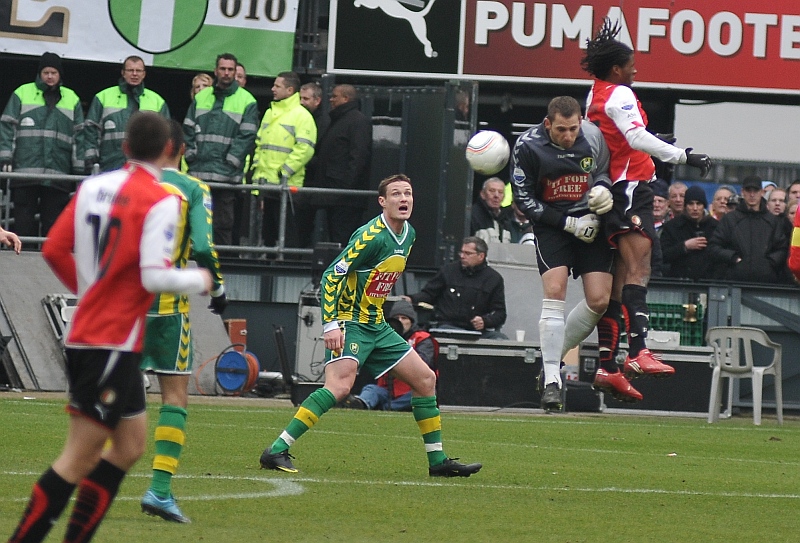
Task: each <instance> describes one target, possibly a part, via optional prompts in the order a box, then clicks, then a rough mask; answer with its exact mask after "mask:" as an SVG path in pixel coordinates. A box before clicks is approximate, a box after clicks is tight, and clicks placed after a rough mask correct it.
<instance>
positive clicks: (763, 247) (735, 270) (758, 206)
mask: <svg viewBox="0 0 800 543" xmlns="http://www.w3.org/2000/svg"><path fill="white" fill-rule="evenodd" d="M708 252H709V255H710V256H711V257H712V258H713V259H714V260H715V261H716V262H719V263H721V264H722V265H724V266H726V269H725V271H724V273H723V276H722V278H723V279H728V280H731V281H741V282H748V283H780V282H782V277H783V275H782V273H783V271H782V270H783V266H784V265H785V264H786V257H787V254H788V252H789V240H788V238H787V237H786V232H785V231H784V229H783V225H782V222H781V218H780V217H776V216H775V215H773V214H772V213H770V212H768V211H767V205H766V203H765V202H764V199H763V198H762V197H761V178H760V177H758V176H757V175H750V176H747V177H745V178H744V181H743V182H742V199H741V201H740V202H739V205H738V206H737V207H736V209H734V210H733V211H731V212H729V213H728V214H726V215H725V216H724V217H722V220H721V221H720V223H719V226H718V227H717V229H716V230H715V231H714V235H713V236H712V237H711V242H710V243H709V245H708Z"/></svg>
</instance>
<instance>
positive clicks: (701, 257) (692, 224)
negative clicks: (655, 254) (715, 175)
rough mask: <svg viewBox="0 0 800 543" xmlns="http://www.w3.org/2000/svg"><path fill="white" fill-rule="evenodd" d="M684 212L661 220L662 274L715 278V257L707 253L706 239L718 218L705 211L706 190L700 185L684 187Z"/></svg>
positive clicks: (706, 204)
mask: <svg viewBox="0 0 800 543" xmlns="http://www.w3.org/2000/svg"><path fill="white" fill-rule="evenodd" d="M683 202H684V204H683V213H681V214H680V215H678V216H677V217H675V218H673V219H672V220H670V221H668V222H666V223H664V227H663V228H662V229H661V250H662V254H663V259H664V267H665V268H666V273H665V275H666V276H667V277H681V278H683V279H692V280H694V281H697V280H699V279H716V278H717V274H716V273H715V269H717V268H718V267H719V266H717V265H716V263H715V262H714V260H712V259H711V258H709V255H708V251H707V248H708V240H710V239H711V236H712V234H713V233H714V230H716V229H717V225H718V224H719V222H718V221H717V220H716V219H715V218H714V217H712V216H711V215H709V214H707V213H706V207H708V201H707V198H706V192H705V191H704V190H703V189H702V187H699V186H693V187H689V188H688V189H686V193H685V195H684V199H683Z"/></svg>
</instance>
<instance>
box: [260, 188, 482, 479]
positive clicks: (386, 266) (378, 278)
mask: <svg viewBox="0 0 800 543" xmlns="http://www.w3.org/2000/svg"><path fill="white" fill-rule="evenodd" d="M378 203H379V204H380V206H381V207H382V208H383V213H381V215H379V216H378V217H376V218H374V219H372V220H371V221H370V222H368V223H367V224H365V225H364V226H362V227H361V228H359V229H358V230H356V231H355V233H353V235H352V236H351V238H350V242H349V243H348V244H347V247H345V248H344V250H343V251H342V253H341V254H340V255H339V256H338V257H336V259H335V260H334V261H333V262H332V263H331V265H330V266H328V269H327V270H325V272H324V273H323V274H322V281H321V283H320V288H321V300H320V302H321V305H322V322H323V332H324V340H325V358H326V364H325V386H324V387H323V388H320V389H318V390H316V391H314V392H313V393H311V395H309V396H308V398H306V400H305V401H304V402H303V403H302V404H301V405H300V407H299V408H298V410H297V413H296V414H295V416H294V418H293V419H292V421H291V422H290V423H289V426H287V427H286V429H285V430H284V431H283V432H282V433H281V434H280V436H279V437H278V438H277V439H276V440H275V441H274V442H273V443H272V445H271V446H270V447H268V448H267V449H266V450H264V453H263V454H262V455H261V467H262V468H266V469H275V470H279V471H284V472H288V473H296V472H297V469H296V468H295V467H294V465H292V462H291V458H292V457H291V455H290V454H289V447H290V446H291V445H292V444H294V442H295V441H296V440H297V439H298V438H299V437H300V436H301V435H303V434H304V433H305V432H306V431H307V430H308V429H310V428H311V427H312V426H313V425H314V424H315V423H316V422H317V420H319V417H321V416H322V415H323V414H325V413H326V412H327V411H328V410H329V409H331V408H332V407H333V406H334V405H336V403H337V402H339V401H341V400H342V399H344V398H345V397H346V396H347V394H348V393H349V392H350V389H351V388H352V386H353V383H354V382H355V379H356V373H357V371H358V370H359V369H361V368H366V369H367V370H368V371H369V372H370V373H372V375H373V376H374V377H376V378H377V377H381V376H382V375H384V374H386V373H388V372H392V374H393V375H394V376H395V377H397V378H399V379H401V380H403V381H405V382H406V383H408V384H409V386H411V390H412V399H411V411H412V413H413V415H414V419H415V420H416V421H417V425H418V426H419V429H420V433H421V434H422V440H423V442H424V443H425V451H426V452H427V456H428V466H429V468H428V473H429V475H431V476H432V477H469V476H470V475H472V474H473V473H476V472H478V471H479V470H480V469H481V467H482V465H481V464H477V463H476V464H462V463H460V462H457V461H456V460H454V459H451V458H448V457H447V455H446V454H445V453H444V450H443V448H442V438H441V428H442V426H441V420H440V416H439V408H438V406H437V405H436V375H435V374H434V373H433V371H432V370H431V369H430V368H429V367H428V365H427V364H426V363H425V362H424V361H423V360H422V359H421V358H420V357H419V355H418V354H417V352H416V351H415V350H414V349H412V348H411V347H410V346H409V345H408V343H407V342H406V341H405V340H404V339H403V338H402V337H400V336H399V335H398V334H397V332H395V331H394V330H393V329H392V328H391V327H390V326H389V324H388V323H387V322H386V321H385V319H384V318H383V302H384V301H385V300H386V297H387V296H388V295H389V293H390V292H391V290H392V287H393V286H394V284H395V282H396V281H397V279H398V277H400V274H401V273H403V270H405V267H406V259H407V258H408V255H409V253H410V252H411V246H412V245H413V243H414V239H415V237H416V234H415V233H414V228H413V227H412V226H411V225H410V224H409V223H408V219H409V217H411V211H412V209H413V207H414V197H413V193H412V189H411V181H410V180H409V179H408V177H406V176H405V175H402V174H398V175H393V176H391V177H387V178H386V179H384V180H383V181H381V183H380V185H379V186H378Z"/></svg>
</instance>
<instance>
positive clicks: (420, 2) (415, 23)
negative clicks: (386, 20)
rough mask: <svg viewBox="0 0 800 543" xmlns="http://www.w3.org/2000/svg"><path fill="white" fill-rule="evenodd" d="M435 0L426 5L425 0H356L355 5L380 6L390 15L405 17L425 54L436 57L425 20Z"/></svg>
mask: <svg viewBox="0 0 800 543" xmlns="http://www.w3.org/2000/svg"><path fill="white" fill-rule="evenodd" d="M434 2H436V0H429V1H428V5H427V6H426V5H425V2H424V0H354V2H353V5H354V6H355V7H357V8H358V7H361V6H363V7H365V8H368V9H376V8H380V9H381V10H382V11H383V12H384V13H385V14H386V15H388V16H389V17H394V18H395V19H405V20H406V21H408V23H409V24H410V25H411V30H413V31H414V35H415V36H416V37H417V39H418V40H419V42H420V43H421V44H422V46H423V47H424V49H425V56H426V57H428V58H435V57H437V56H438V53H437V52H436V51H434V50H433V45H431V42H430V40H429V39H428V24H427V23H426V22H425V16H426V15H428V12H429V11H430V10H431V7H432V6H433V4H434ZM403 4H408V5H410V6H415V7H422V10H420V11H412V10H410V9H408V8H407V7H405V6H403ZM423 6H424V7H423Z"/></svg>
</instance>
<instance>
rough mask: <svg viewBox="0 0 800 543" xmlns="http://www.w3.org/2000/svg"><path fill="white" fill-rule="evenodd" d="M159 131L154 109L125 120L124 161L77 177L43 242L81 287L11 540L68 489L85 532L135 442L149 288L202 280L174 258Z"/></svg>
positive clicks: (79, 536)
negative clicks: (60, 385)
mask: <svg viewBox="0 0 800 543" xmlns="http://www.w3.org/2000/svg"><path fill="white" fill-rule="evenodd" d="M168 140H169V125H168V124H167V121H166V120H164V119H162V118H161V117H159V116H158V115H157V114H155V113H145V112H143V113H137V114H136V115H134V116H133V117H131V120H130V122H129V123H128V126H127V128H126V138H125V141H124V143H123V149H124V150H125V153H126V155H127V156H128V157H129V158H130V160H129V162H128V163H127V164H126V165H125V167H124V168H123V169H121V170H116V171H112V172H109V173H106V174H103V175H99V176H97V177H92V178H89V179H87V180H86V181H84V182H83V183H82V184H81V186H80V187H79V189H78V192H77V193H76V195H75V197H74V198H73V199H72V201H71V202H70V203H69V205H68V206H67V207H66V209H64V211H63V213H62V214H61V215H60V216H59V217H58V219H57V220H56V222H55V224H54V225H53V227H52V228H51V229H50V232H49V234H48V238H47V241H46V242H45V244H44V246H43V247H42V253H43V256H44V258H45V260H46V261H47V263H48V264H49V265H50V267H51V268H52V269H53V271H54V272H55V274H56V275H57V276H58V278H59V279H61V281H62V282H63V283H64V285H66V286H67V287H68V288H69V289H70V290H71V291H72V292H75V293H77V294H78V296H79V301H78V307H77V309H76V310H75V313H74V315H73V317H72V321H71V322H70V327H69V330H68V332H67V337H66V341H65V344H66V347H67V364H66V367H67V380H68V382H69V391H70V399H69V405H68V406H67V412H68V413H69V414H70V423H69V432H68V435H67V440H66V444H65V446H64V450H63V451H62V453H61V455H60V456H59V457H58V458H57V459H56V460H55V462H54V463H53V465H52V466H51V467H50V468H49V469H48V470H47V471H46V472H44V474H42V476H41V477H40V478H39V480H38V481H37V482H36V484H35V485H34V487H33V493H32V496H31V499H30V502H29V504H28V508H27V509H26V511H25V513H24V515H23V517H22V520H21V521H20V523H19V525H18V527H17V530H16V531H15V532H14V535H12V536H11V539H10V540H9V541H11V542H23V541H24V542H36V541H41V540H42V539H44V538H45V537H46V535H47V533H48V531H49V530H50V528H51V527H52V525H53V524H54V523H55V521H56V519H58V517H59V516H60V514H61V512H62V511H63V510H64V508H65V507H66V505H67V502H68V501H69V498H70V496H71V495H72V492H73V491H74V489H75V487H76V486H77V487H78V496H77V498H76V501H75V506H74V508H73V511H72V516H71V517H70V520H69V524H68V526H67V533H66V536H65V538H64V541H69V542H70V543H77V542H83V541H89V540H90V539H91V538H92V536H93V535H94V532H95V530H96V529H97V526H98V525H99V524H100V521H101V520H102V519H103V516H104V515H105V513H106V511H107V510H108V507H109V506H110V505H111V502H112V501H113V500H114V497H115V495H116V493H117V490H118V488H119V485H120V483H121V482H122V479H123V478H124V477H125V474H126V473H127V471H128V470H129V469H130V468H131V467H132V466H133V465H134V464H135V463H136V461H137V460H138V459H139V457H140V456H141V455H142V453H143V452H144V449H145V444H146V432H147V422H146V419H145V394H144V386H143V383H142V377H141V373H140V372H139V359H140V352H141V348H142V338H143V333H144V322H145V317H146V314H147V310H148V308H149V307H150V305H151V304H152V302H153V293H154V292H161V291H171V292H185V293H187V294H189V293H200V292H207V291H208V290H209V289H210V288H211V285H212V279H211V274H210V273H209V272H208V271H207V270H205V269H202V268H200V269H191V270H189V269H184V270H177V269H174V268H173V267H172V251H173V248H174V244H175V225H176V222H177V220H178V201H177V199H176V198H175V197H174V196H172V195H171V194H169V193H168V192H167V191H166V190H164V189H163V188H162V187H161V186H160V185H159V184H158V182H159V180H160V177H161V165H162V164H163V163H164V160H165V157H166V156H167V155H168V154H169V151H170V144H168ZM108 439H110V440H111V446H110V447H109V448H108V449H106V450H104V448H103V446H104V444H105V443H106V440H108Z"/></svg>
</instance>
